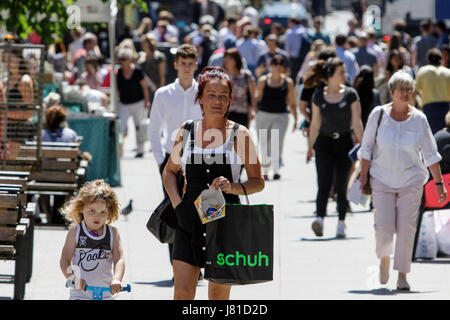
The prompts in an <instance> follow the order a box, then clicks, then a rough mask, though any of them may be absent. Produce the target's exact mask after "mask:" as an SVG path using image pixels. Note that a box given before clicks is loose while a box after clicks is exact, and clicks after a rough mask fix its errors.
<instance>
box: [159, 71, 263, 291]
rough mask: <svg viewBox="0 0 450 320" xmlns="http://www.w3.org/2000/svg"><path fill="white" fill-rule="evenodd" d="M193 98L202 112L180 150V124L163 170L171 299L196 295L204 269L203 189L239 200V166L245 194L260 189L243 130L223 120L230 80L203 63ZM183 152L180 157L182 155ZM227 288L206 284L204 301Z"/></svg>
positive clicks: (259, 177)
mask: <svg viewBox="0 0 450 320" xmlns="http://www.w3.org/2000/svg"><path fill="white" fill-rule="evenodd" d="M198 86H199V87H198V95H197V99H198V101H199V102H200V106H201V108H202V111H203V113H204V118H203V120H201V121H196V122H194V125H193V126H192V127H193V128H192V129H191V131H190V133H189V139H188V141H187V143H186V147H185V149H184V150H182V152H180V151H181V150H180V149H181V140H182V136H183V133H182V131H183V127H184V126H183V127H181V128H180V131H179V132H178V135H177V140H176V143H175V146H174V149H173V151H172V153H171V155H170V158H169V161H168V164H167V166H166V168H165V170H164V173H163V180H164V186H165V188H166V190H167V193H168V195H169V198H170V200H171V202H172V205H173V207H174V208H175V212H176V215H177V220H178V227H177V229H176V235H175V243H174V250H173V270H174V276H175V277H174V278H175V279H174V280H175V290H174V299H183V300H192V299H194V298H195V293H196V287H197V279H198V275H199V272H200V268H204V267H205V257H206V255H205V253H206V225H205V224H202V223H201V221H200V219H199V217H198V213H197V210H196V208H195V205H194V201H195V199H197V197H198V196H199V194H200V193H201V192H202V191H203V190H205V189H207V188H216V189H219V188H220V189H221V190H222V192H224V197H225V200H226V202H227V203H240V201H239V196H238V195H244V189H243V188H242V186H241V185H240V184H239V182H238V181H239V176H240V170H241V167H242V166H244V168H245V170H246V172H247V177H248V180H247V181H245V182H244V183H243V185H244V186H245V189H246V191H247V193H248V194H252V193H256V192H259V191H261V190H263V189H264V179H263V177H262V175H261V164H260V162H259V159H258V156H257V152H256V147H255V145H254V143H253V141H252V139H251V136H250V133H249V131H248V129H247V128H245V127H244V126H241V125H239V124H236V123H234V122H232V121H229V120H228V119H227V114H228V109H229V107H230V104H231V96H232V84H231V81H230V78H229V77H228V75H227V74H226V73H225V72H224V71H223V69H221V68H217V67H206V68H204V69H203V70H202V72H201V74H200V75H199V85H198ZM181 154H182V156H181ZM180 168H182V169H183V172H184V175H185V178H186V185H187V188H186V191H185V193H184V195H180V194H179V193H178V190H177V184H176V174H177V172H178V170H179V169H180ZM230 290H231V286H229V285H225V284H219V283H214V282H210V283H209V288H208V296H209V299H212V300H215V299H220V300H224V299H229V297H230Z"/></svg>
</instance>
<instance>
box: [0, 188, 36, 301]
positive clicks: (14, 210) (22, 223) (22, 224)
mask: <svg viewBox="0 0 450 320" xmlns="http://www.w3.org/2000/svg"><path fill="white" fill-rule="evenodd" d="M23 194H24V192H23V189H22V186H21V185H19V184H1V185H0V260H14V261H15V272H14V299H16V300H22V299H23V298H24V296H25V283H26V282H28V281H29V280H30V278H31V274H32V259H33V253H32V252H33V229H34V226H33V220H34V219H33V213H34V211H33V208H32V206H29V207H27V205H26V202H25V203H23V202H22V198H23V197H22V195H23Z"/></svg>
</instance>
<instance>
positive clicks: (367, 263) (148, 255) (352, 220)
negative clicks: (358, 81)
mask: <svg viewBox="0 0 450 320" xmlns="http://www.w3.org/2000/svg"><path fill="white" fill-rule="evenodd" d="M291 126H292V124H290V128H292V127H291ZM129 127H130V128H133V127H134V126H132V125H131V126H129ZM130 131H131V130H130ZM134 147H135V145H134V132H130V136H129V137H128V138H127V139H126V141H125V150H126V152H125V156H124V158H123V159H122V161H121V172H122V187H120V188H116V189H115V190H116V192H117V194H118V197H119V200H120V203H121V205H122V206H125V205H127V204H128V201H129V200H130V199H133V208H134V211H133V212H132V213H131V214H130V215H129V216H127V217H123V216H121V217H120V220H119V221H118V222H117V223H116V225H117V227H118V228H119V230H120V234H121V238H122V242H123V247H124V253H125V259H126V271H125V277H124V280H123V283H124V284H125V283H130V284H131V286H132V292H131V293H121V294H120V296H119V299H124V300H127V299H133V300H138V299H162V300H170V299H172V297H173V287H172V283H171V281H170V280H171V278H172V271H171V266H170V263H169V255H168V249H167V245H163V244H160V243H159V242H158V241H157V240H156V239H155V238H154V237H153V236H152V235H151V234H150V233H149V232H148V231H147V229H146V227H145V225H146V223H147V220H148V218H149V215H150V213H151V212H152V210H153V209H154V208H155V207H156V206H157V204H158V203H159V202H160V200H161V198H162V186H161V180H160V176H159V172H158V170H157V165H156V163H155V161H154V158H153V156H152V155H151V153H146V154H145V157H144V158H143V159H137V160H136V159H134V152H133V151H132V149H133V148H134ZM285 148H286V149H285V152H284V156H283V160H284V164H285V166H284V167H283V168H282V171H281V180H279V181H268V182H267V183H266V187H265V189H264V190H263V192H261V193H259V194H255V195H251V196H250V202H251V203H270V204H274V207H275V243H274V248H275V256H274V258H275V260H274V280H273V281H272V282H270V283H265V284H259V285H249V286H237V287H234V288H233V289H232V291H231V298H232V299H249V300H258V299H275V300H277V299H286V300H287V299H364V300H370V299H449V298H450V277H449V272H450V265H449V264H450V260H449V259H436V260H434V261H428V262H422V263H414V264H413V265H412V273H411V274H410V276H409V282H410V284H411V287H412V292H410V293H398V292H397V291H394V290H393V289H395V284H396V273H394V272H393V271H392V272H391V279H390V281H389V283H388V285H387V286H384V287H382V286H380V285H379V284H378V280H377V279H378V273H377V272H378V271H377V270H378V267H377V266H378V261H377V258H376V255H375V252H374V249H375V241H374V230H373V213H372V212H368V211H367V210H366V209H367V208H363V207H355V206H352V207H353V211H354V213H353V214H351V213H349V214H348V219H347V227H348V228H347V229H348V236H347V239H345V240H336V239H335V238H334V236H335V232H336V225H337V215H336V212H335V207H336V204H335V203H334V202H332V201H330V202H329V205H328V211H329V213H330V214H329V217H328V218H327V219H325V231H324V236H323V237H322V238H316V237H315V236H314V234H313V232H312V230H311V223H312V221H313V220H314V215H313V212H314V210H315V203H314V199H315V194H316V191H317V185H316V174H315V166H314V164H313V163H310V164H308V165H307V164H306V163H305V158H306V140H305V138H304V137H303V136H302V135H301V132H299V131H297V132H295V133H291V132H289V133H288V135H287V137H286V143H285ZM146 149H147V150H148V147H147V148H146ZM66 234H67V230H64V229H62V228H48V227H47V228H46V227H38V228H37V230H36V232H35V240H34V243H35V247H34V269H33V276H32V279H31V282H30V283H28V284H27V286H26V295H25V299H28V300H36V299H45V300H47V299H51V300H64V299H67V298H68V294H69V292H68V289H66V288H65V287H64V284H65V279H64V277H63V275H62V273H61V271H60V270H59V258H60V253H61V249H62V246H63V244H64V240H65V236H66ZM391 265H392V264H391ZM13 272H14V263H13V262H11V261H6V262H3V261H0V299H9V298H10V297H12V295H13V285H12V284H10V283H5V281H3V280H2V279H3V277H2V276H1V275H7V274H13ZM207 288H208V285H207V281H201V282H200V283H199V285H198V288H197V299H207Z"/></svg>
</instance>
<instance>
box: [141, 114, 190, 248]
mask: <svg viewBox="0 0 450 320" xmlns="http://www.w3.org/2000/svg"><path fill="white" fill-rule="evenodd" d="M192 127H193V121H192V120H190V121H188V122H187V123H186V125H185V126H184V131H183V140H182V149H181V154H183V150H184V147H185V145H186V139H187V134H188V133H189V132H190V131H191V130H192ZM177 187H178V192H179V193H180V194H181V193H182V192H183V187H184V177H183V173H182V172H181V169H180V171H178V174H177ZM177 225H178V221H177V216H176V215H175V210H174V209H173V207H172V203H171V201H170V198H169V197H168V196H166V197H164V199H163V201H162V202H161V203H160V204H159V205H158V206H157V207H156V209H155V210H154V211H153V213H152V214H151V216H150V218H149V219H148V222H147V229H148V231H150V232H151V233H152V234H153V235H154V236H155V237H156V239H158V240H159V241H160V242H161V243H173V242H174V241H175V230H176V228H177Z"/></svg>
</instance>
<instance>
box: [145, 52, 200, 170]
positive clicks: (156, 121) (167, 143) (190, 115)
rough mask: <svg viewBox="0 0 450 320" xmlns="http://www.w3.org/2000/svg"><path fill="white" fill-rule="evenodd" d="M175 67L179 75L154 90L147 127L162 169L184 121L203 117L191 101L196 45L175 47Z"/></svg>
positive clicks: (153, 149) (192, 100)
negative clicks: (172, 80) (171, 81)
mask: <svg viewBox="0 0 450 320" xmlns="http://www.w3.org/2000/svg"><path fill="white" fill-rule="evenodd" d="M174 66H175V69H176V70H177V73H178V78H177V79H176V80H175V81H174V82H173V83H170V84H168V85H166V86H164V87H161V88H159V89H158V90H157V91H156V93H155V98H154V100H153V104H152V108H151V113H150V124H149V129H148V133H149V138H150V144H151V147H152V151H153V156H154V157H155V160H156V162H157V163H158V166H159V167H160V170H161V171H162V170H163V169H164V168H163V167H164V166H165V162H167V160H168V158H169V155H170V152H172V148H173V145H174V143H175V138H176V134H177V132H178V129H179V128H180V127H181V125H182V124H183V123H184V122H185V121H186V120H197V119H201V118H203V116H202V112H201V109H200V105H199V104H198V103H195V102H194V100H195V96H196V94H197V82H196V81H195V79H194V72H195V71H196V70H197V66H198V65H197V50H196V48H195V47H194V46H192V45H187V44H184V45H182V46H180V47H178V50H177V54H176V56H175V63H174ZM162 165H164V166H162Z"/></svg>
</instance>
